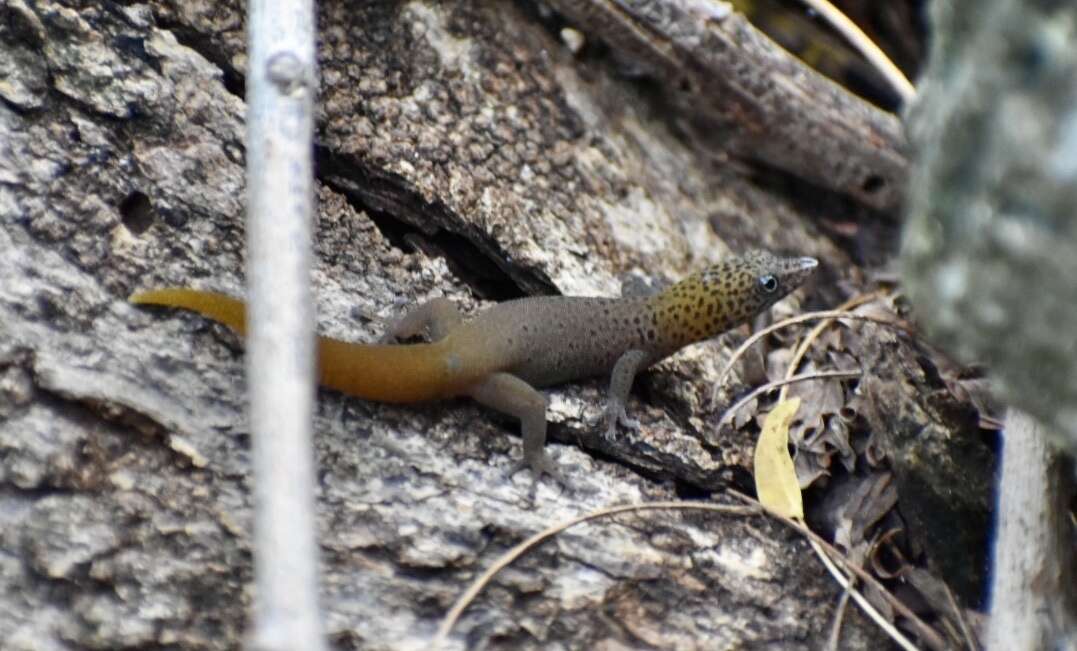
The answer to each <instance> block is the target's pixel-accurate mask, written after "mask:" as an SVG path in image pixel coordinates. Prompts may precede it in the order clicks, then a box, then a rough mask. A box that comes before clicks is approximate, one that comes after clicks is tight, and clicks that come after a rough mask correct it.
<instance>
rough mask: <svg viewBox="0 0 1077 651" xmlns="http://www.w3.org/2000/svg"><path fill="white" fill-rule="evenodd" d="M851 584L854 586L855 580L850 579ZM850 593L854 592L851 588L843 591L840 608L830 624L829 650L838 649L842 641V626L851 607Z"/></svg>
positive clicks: (839, 601)
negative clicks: (847, 609)
mask: <svg viewBox="0 0 1077 651" xmlns="http://www.w3.org/2000/svg"><path fill="white" fill-rule="evenodd" d="M849 585H850V586H852V585H853V582H852V581H849ZM850 594H852V590H850V589H845V590H842V591H841V599H839V600H838V608H837V610H836V611H835V612H834V623H833V624H831V626H830V637H829V638H828V639H827V641H826V648H827V651H838V644H839V643H840V642H841V627H842V624H843V623H844V622H845V610H846V608H848V607H849V595H850Z"/></svg>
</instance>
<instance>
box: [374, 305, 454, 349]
mask: <svg viewBox="0 0 1077 651" xmlns="http://www.w3.org/2000/svg"><path fill="white" fill-rule="evenodd" d="M462 320H463V316H461V314H460V310H459V309H457V307H456V303H453V302H452V301H450V300H449V299H447V298H435V299H431V300H429V301H427V302H425V303H422V304H420V305H418V306H416V307H414V308H412V309H411V310H409V311H408V312H407V313H406V314H405V315H404V316H403V317H401V318H400V319H398V320H397V321H396V322H394V323H393V324H392V325H390V326H389V329H388V330H386V331H385V334H384V335H382V338H381V340H380V342H379V343H383V344H391V343H394V342H397V341H400V340H401V339H410V338H411V337H417V336H419V335H421V334H423V333H428V334H429V336H430V341H437V340H439V339H444V338H445V335H447V334H449V331H451V330H452V329H453V328H455V327H456V326H457V325H459V323H460V321H462Z"/></svg>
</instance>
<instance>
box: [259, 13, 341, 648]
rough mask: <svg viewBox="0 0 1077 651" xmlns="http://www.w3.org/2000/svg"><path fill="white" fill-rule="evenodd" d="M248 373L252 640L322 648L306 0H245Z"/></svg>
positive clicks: (310, 33)
mask: <svg viewBox="0 0 1077 651" xmlns="http://www.w3.org/2000/svg"><path fill="white" fill-rule="evenodd" d="M247 24H248V40H249V44H250V47H249V50H248V55H249V57H250V63H249V69H248V71H247V111H248V113H247V284H248V307H247V323H248V335H247V379H248V386H249V389H250V423H251V439H252V446H253V457H254V492H255V541H254V542H255V550H254V569H255V577H256V595H255V612H254V621H253V631H252V634H251V635H250V647H251V648H253V649H259V650H273V651H285V650H294V649H312V650H314V651H320V650H322V649H324V648H325V646H324V640H323V639H322V618H321V615H320V613H319V610H318V589H317V586H318V581H317V566H318V563H317V547H316V544H315V524H314V522H315V520H314V497H313V487H314V473H313V461H312V452H311V420H312V414H313V404H314V358H313V351H314V330H313V317H312V314H313V309H312V308H313V305H312V300H311V294H310V286H309V285H310V259H311V255H312V254H311V230H312V229H311V222H312V219H311V218H312V212H313V204H314V200H313V197H314V195H313V166H312V144H311V138H312V131H313V106H314V96H315V93H316V90H317V82H316V72H315V51H314V7H313V3H312V2H311V0H249V4H248V23H247Z"/></svg>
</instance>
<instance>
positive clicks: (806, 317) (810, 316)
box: [711, 310, 915, 403]
mask: <svg viewBox="0 0 1077 651" xmlns="http://www.w3.org/2000/svg"><path fill="white" fill-rule="evenodd" d="M816 319H852V320H854V321H871V322H873V323H881V324H883V325H888V326H890V327H892V328H897V329H899V330H904V331H905V332H907V333H910V334H911V333H913V332H915V330H914V329H913V327H912V326H910V325H909V324H907V323H905V322H903V321H900V320H898V319H886V318H883V317H879V316H873V315H870V314H856V313H854V312H848V311H844V310H825V311H822V312H808V313H806V314H801V315H799V316H794V317H790V318H788V319H784V320H782V321H779V322H777V323H774V324H771V325H769V326H767V327H766V328H763V329H762V330H760V331H759V332H756V333H755V334H753V335H752V336H751V337H748V338H747V339H745V340H744V343H743V344H741V345H740V346H739V347H738V348H737V349H736V350H735V351H733V356H732V357H730V358H729V361H728V362H726V365H725V366H724V367H723V368H722V372H721V373H719V374H718V380H717V381H716V382H715V383H714V390H713V391H712V392H711V403H713V402H714V401H715V400H717V399H718V391H719V389H720V388H721V386H722V384H724V383H725V380H726V378H727V377H729V372H730V371H731V370H733V365H734V364H736V362H737V360H738V359H740V357H741V356H742V355H744V352H745V351H746V350H748V349H749V348H751V347H752V346H753V345H754V344H755V343H756V342H757V341H759V340H760V339H762V338H763V337H766V336H767V335H769V334H770V333H772V332H775V331H776V330H781V329H782V328H785V327H788V326H791V325H796V324H798V323H804V322H806V321H814V320H816Z"/></svg>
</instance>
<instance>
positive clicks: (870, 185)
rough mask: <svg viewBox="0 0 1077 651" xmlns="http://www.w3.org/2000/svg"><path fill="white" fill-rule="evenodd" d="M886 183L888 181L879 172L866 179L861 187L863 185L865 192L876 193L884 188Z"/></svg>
mask: <svg viewBox="0 0 1077 651" xmlns="http://www.w3.org/2000/svg"><path fill="white" fill-rule="evenodd" d="M884 185H886V181H884V180H883V177H881V176H879V175H878V174H871V175H869V176H868V178H866V179H864V183H863V185H861V186H860V187H862V188H863V189H864V192H867V193H868V194H875V193H876V192H878V191H879V190H882V189H883V186H884Z"/></svg>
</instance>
